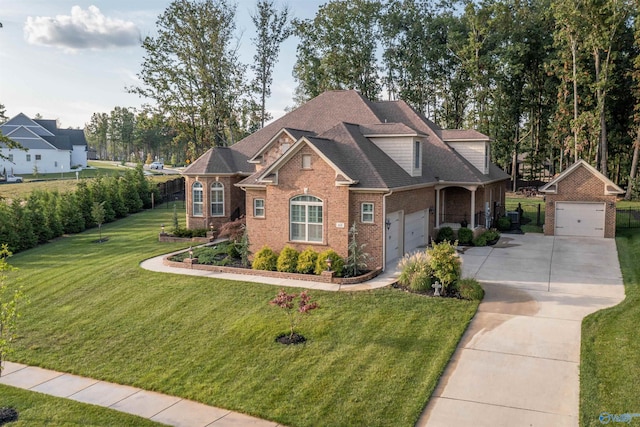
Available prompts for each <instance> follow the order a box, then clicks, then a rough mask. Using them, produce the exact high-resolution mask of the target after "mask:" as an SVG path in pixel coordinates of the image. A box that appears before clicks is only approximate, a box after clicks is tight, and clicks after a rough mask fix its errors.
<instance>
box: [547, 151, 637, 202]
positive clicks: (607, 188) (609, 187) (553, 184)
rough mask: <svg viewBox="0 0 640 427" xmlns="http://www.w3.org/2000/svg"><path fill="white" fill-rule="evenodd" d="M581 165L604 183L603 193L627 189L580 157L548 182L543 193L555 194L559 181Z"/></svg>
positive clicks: (614, 192) (617, 192)
mask: <svg viewBox="0 0 640 427" xmlns="http://www.w3.org/2000/svg"><path fill="white" fill-rule="evenodd" d="M579 167H583V168H585V169H587V170H588V171H589V172H591V173H592V174H593V175H594V176H595V177H597V178H598V179H599V180H600V181H602V183H603V194H606V195H613V194H623V193H624V192H625V191H624V190H623V189H622V188H620V187H619V186H617V185H616V184H615V183H614V182H613V181H611V180H610V179H609V178H607V177H606V176H604V175H603V174H602V173H601V172H600V171H599V170H597V169H596V168H594V167H593V166H591V165H590V164H589V163H587V162H585V161H584V160H582V159H580V160H578V161H577V162H575V163H574V164H573V165H571V166H569V168H567V169H565V170H564V171H563V172H562V173H560V174H558V175H557V176H556V177H555V178H553V179H552V180H551V181H549V182H548V183H547V184H545V185H544V186H542V187H541V188H540V190H538V191H540V192H541V193H550V194H555V193H557V192H558V183H559V182H560V181H562V180H563V179H565V178H566V177H568V176H569V175H571V174H572V173H573V172H574V171H575V170H576V169H578V168H579Z"/></svg>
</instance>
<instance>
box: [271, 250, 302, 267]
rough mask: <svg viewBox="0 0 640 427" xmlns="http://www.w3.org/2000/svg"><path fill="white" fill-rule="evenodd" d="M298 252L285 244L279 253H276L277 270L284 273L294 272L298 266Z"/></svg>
mask: <svg viewBox="0 0 640 427" xmlns="http://www.w3.org/2000/svg"><path fill="white" fill-rule="evenodd" d="M299 255H300V253H299V252H298V251H296V250H295V249H293V248H292V247H291V246H285V247H284V249H282V251H280V255H278V263H277V268H278V271H283V272H286V273H295V272H296V271H297V270H296V267H297V266H298V256H299Z"/></svg>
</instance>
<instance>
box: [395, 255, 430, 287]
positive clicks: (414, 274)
mask: <svg viewBox="0 0 640 427" xmlns="http://www.w3.org/2000/svg"><path fill="white" fill-rule="evenodd" d="M398 267H399V269H400V276H399V277H398V283H400V284H401V285H402V286H406V287H408V288H409V289H411V290H413V291H418V292H420V291H427V290H429V289H431V283H432V273H433V272H432V271H431V267H430V266H429V256H428V255H427V253H426V252H417V253H415V254H413V255H411V256H407V255H405V256H404V257H402V259H401V260H400V262H399V263H398Z"/></svg>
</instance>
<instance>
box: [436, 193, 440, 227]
mask: <svg viewBox="0 0 640 427" xmlns="http://www.w3.org/2000/svg"><path fill="white" fill-rule="evenodd" d="M436 228H440V189H439V188H436Z"/></svg>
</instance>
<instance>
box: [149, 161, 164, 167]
mask: <svg viewBox="0 0 640 427" xmlns="http://www.w3.org/2000/svg"><path fill="white" fill-rule="evenodd" d="M149 169H164V163H162V162H153V163H151V164H150V165H149Z"/></svg>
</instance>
